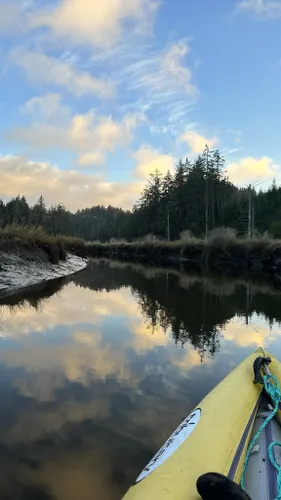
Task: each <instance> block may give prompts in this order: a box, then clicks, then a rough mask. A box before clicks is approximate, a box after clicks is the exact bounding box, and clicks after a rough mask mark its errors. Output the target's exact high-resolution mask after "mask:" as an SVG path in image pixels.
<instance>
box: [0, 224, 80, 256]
mask: <svg viewBox="0 0 281 500" xmlns="http://www.w3.org/2000/svg"><path fill="white" fill-rule="evenodd" d="M21 249H25V250H30V251H34V250H36V249H40V250H43V251H44V252H45V253H46V254H47V257H48V260H49V262H51V263H52V264H58V262H59V261H60V260H66V252H67V251H68V252H72V253H75V254H76V255H79V256H85V243H84V241H83V240H80V239H79V238H73V237H70V236H61V235H59V236H52V235H50V234H48V233H47V232H46V231H44V230H43V229H42V228H40V227H37V228H35V227H29V226H26V227H22V226H15V225H12V226H6V227H5V228H0V251H1V250H5V251H7V250H8V251H17V252H20V250H21Z"/></svg>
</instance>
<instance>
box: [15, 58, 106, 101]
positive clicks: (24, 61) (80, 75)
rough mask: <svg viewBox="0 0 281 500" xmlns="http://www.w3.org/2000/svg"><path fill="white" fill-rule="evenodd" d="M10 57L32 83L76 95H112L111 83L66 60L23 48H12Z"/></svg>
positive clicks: (104, 96)
mask: <svg viewBox="0 0 281 500" xmlns="http://www.w3.org/2000/svg"><path fill="white" fill-rule="evenodd" d="M11 57H12V60H13V61H14V62H15V63H16V64H17V65H18V66H20V67H21V68H22V69H23V70H24V71H25V73H26V75H27V77H28V79H29V80H30V81H31V82H32V83H35V84H45V85H53V86H56V87H64V88H65V89H67V90H68V91H69V92H72V93H73V94H75V95H77V96H82V95H83V94H96V95H98V96H100V97H103V98H109V97H112V96H113V95H114V86H113V84H112V83H110V82H109V81H106V80H105V79H102V78H96V77H95V76H93V75H91V74H90V73H89V72H87V71H79V69H77V68H76V67H75V66H74V65H73V64H72V63H71V62H68V61H66V60H61V59H58V58H56V57H51V56H48V55H46V54H43V53H42V52H32V51H27V50H24V49H16V50H14V51H13V52H12V54H11Z"/></svg>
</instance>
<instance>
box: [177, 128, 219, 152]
mask: <svg viewBox="0 0 281 500" xmlns="http://www.w3.org/2000/svg"><path fill="white" fill-rule="evenodd" d="M180 140H181V141H183V142H186V143H187V144H188V146H189V147H190V150H191V153H193V154H196V153H202V151H203V150H204V149H205V146H206V144H207V145H208V146H209V148H212V147H213V146H215V145H216V144H218V142H219V139H218V138H217V137H209V138H207V137H205V136H204V135H200V134H198V132H195V131H194V130H188V131H187V132H184V133H183V134H182V135H181V136H180Z"/></svg>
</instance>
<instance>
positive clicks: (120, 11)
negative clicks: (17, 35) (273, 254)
mask: <svg viewBox="0 0 281 500" xmlns="http://www.w3.org/2000/svg"><path fill="white" fill-rule="evenodd" d="M158 5H159V2H158V1H157V0H106V1H89V0H62V1H60V2H59V3H58V4H56V5H55V6H51V7H50V8H49V9H48V10H47V11H37V12H36V14H34V16H33V18H32V25H33V26H34V27H45V28H48V29H49V30H50V33H51V35H52V36H55V37H59V38H63V39H65V40H67V41H68V42H70V43H72V44H84V45H85V44H86V45H88V44H91V45H93V46H95V47H112V46H114V45H115V44H116V43H117V42H118V41H120V39H122V37H123V36H124V34H125V33H126V32H127V31H128V29H129V30H130V32H131V34H132V33H135V34H138V35H140V34H143V33H145V32H147V30H148V29H149V28H151V27H152V25H153V20H154V15H155V12H156V10H157V8H158Z"/></svg>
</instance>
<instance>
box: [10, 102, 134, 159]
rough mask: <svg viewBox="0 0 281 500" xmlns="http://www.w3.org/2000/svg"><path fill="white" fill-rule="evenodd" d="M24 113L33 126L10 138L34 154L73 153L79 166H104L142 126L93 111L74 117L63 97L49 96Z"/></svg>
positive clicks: (127, 117) (19, 129)
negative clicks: (105, 158)
mask: <svg viewBox="0 0 281 500" xmlns="http://www.w3.org/2000/svg"><path fill="white" fill-rule="evenodd" d="M22 111H24V112H27V113H30V114H31V115H32V116H33V117H34V121H33V122H32V123H31V125H29V126H25V127H15V128H14V129H12V130H10V131H9V132H8V133H7V138H8V139H10V140H13V141H17V142H20V143H23V144H24V145H26V146H27V147H28V148H31V149H32V150H35V149H37V150H38V149H44V150H54V149H59V150H63V151H68V152H73V153H75V154H76V155H77V161H78V165H80V166H84V167H85V166H91V165H97V164H100V165H103V164H104V155H105V153H106V152H108V151H110V152H113V151H114V150H115V148H116V147H125V146H127V145H128V144H129V143H130V141H131V139H132V132H133V130H134V128H135V127H136V125H137V124H138V117H137V116H136V115H125V116H124V117H123V119H122V120H120V121H116V120H113V119H112V118H111V117H110V116H97V115H96V114H95V113H94V112H93V111H89V112H88V113H85V114H76V115H74V116H71V110H70V108H68V107H67V106H65V105H63V104H62V102H61V96H60V95H59V94H46V95H45V96H41V97H34V98H32V99H30V100H29V101H27V103H25V105H24V106H23V107H22Z"/></svg>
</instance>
